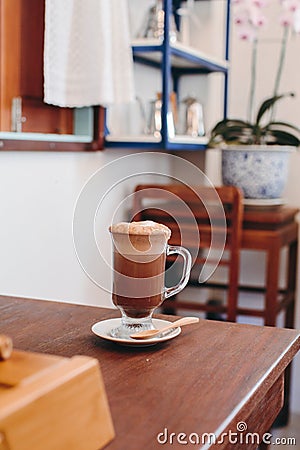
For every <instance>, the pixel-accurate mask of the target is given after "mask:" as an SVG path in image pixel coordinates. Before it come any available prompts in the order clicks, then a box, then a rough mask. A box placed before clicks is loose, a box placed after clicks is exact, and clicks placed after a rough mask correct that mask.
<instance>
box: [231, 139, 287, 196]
mask: <svg viewBox="0 0 300 450" xmlns="http://www.w3.org/2000/svg"><path fill="white" fill-rule="evenodd" d="M294 150H295V149H294V148H293V147H289V146H280V145H278V146H277V145H276V146H275V145H274V146H263V145H253V146H252V145H246V146H245V145H244V146H228V147H227V148H223V149H222V180H223V184H224V185H233V186H237V187H239V188H241V189H242V191H243V193H244V197H245V198H249V199H250V198H251V199H275V198H281V196H282V192H283V190H284V188H285V185H286V182H287V179H288V170H289V158H290V154H291V152H292V151H294Z"/></svg>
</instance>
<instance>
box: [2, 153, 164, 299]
mask: <svg viewBox="0 0 300 450" xmlns="http://www.w3.org/2000/svg"><path fill="white" fill-rule="evenodd" d="M134 153H135V152H133V151H131V152H130V151H125V150H119V151H117V150H105V151H103V152H96V153H55V152H53V153H49V152H1V153H0V192H1V228H0V229H1V233H0V248H1V252H0V267H1V270H0V293H1V294H7V295H16V296H25V297H35V298H41V299H53V300H63V301H67V302H74V303H85V304H95V305H100V306H111V300H110V295H109V294H108V293H106V292H104V291H102V290H101V289H100V288H99V287H98V286H97V285H95V284H94V283H93V282H92V281H91V280H90V279H89V278H88V277H87V275H86V274H85V273H84V271H83V270H82V268H81V266H80V264H79V262H78V260H77V257H76V254H75V249H74V245H73V238H72V219H73V211H74V207H75V203H76V199H77V197H78V195H79V193H80V191H81V189H82V188H83V186H84V184H85V183H86V181H87V180H88V179H89V178H90V176H91V175H93V174H94V173H95V172H96V171H97V170H99V169H100V168H101V167H103V166H104V165H105V164H107V163H109V162H112V161H115V160H116V159H117V158H119V157H122V156H125V155H130V154H134ZM126 164H127V163H125V164H124V174H126ZM130 164H131V165H132V164H135V169H136V172H141V171H155V170H157V169H158V167H157V161H156V160H155V158H153V157H149V155H146V154H145V156H143V158H142V160H139V161H138V163H133V162H132V161H131V162H130ZM131 168H132V167H131ZM159 169H160V170H162V171H164V173H168V171H169V166H168V162H167V161H165V162H164V161H163V160H160V166H159ZM137 182H141V180H140V179H137V178H132V179H130V180H128V181H126V182H125V183H124V184H122V186H121V188H120V189H118V190H116V192H115V194H114V192H113V193H112V196H111V200H110V201H111V210H113V209H114V208H115V207H116V205H117V204H118V202H119V197H120V192H121V193H123V196H125V195H127V194H128V192H131V191H132V189H133V187H134V186H135V184H137ZM103 185H104V179H103ZM99 191H101V182H100V186H99ZM109 213H112V211H109ZM103 276H104V277H105V276H106V275H105V274H103Z"/></svg>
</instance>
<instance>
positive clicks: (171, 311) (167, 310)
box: [161, 295, 177, 316]
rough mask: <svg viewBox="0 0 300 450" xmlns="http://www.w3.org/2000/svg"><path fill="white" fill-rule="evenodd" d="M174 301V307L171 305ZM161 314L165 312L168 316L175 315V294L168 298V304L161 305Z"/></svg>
mask: <svg viewBox="0 0 300 450" xmlns="http://www.w3.org/2000/svg"><path fill="white" fill-rule="evenodd" d="M172 303H174V307H173V306H172ZM161 310H162V314H167V315H170V316H176V315H177V312H176V311H177V310H176V295H174V296H173V297H172V298H171V299H168V306H166V307H164V304H162V306H161Z"/></svg>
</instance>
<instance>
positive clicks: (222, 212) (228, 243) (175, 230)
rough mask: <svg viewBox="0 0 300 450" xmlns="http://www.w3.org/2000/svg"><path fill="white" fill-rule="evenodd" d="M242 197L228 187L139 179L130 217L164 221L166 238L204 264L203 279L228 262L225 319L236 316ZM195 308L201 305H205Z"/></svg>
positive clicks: (239, 193) (234, 189)
mask: <svg viewBox="0 0 300 450" xmlns="http://www.w3.org/2000/svg"><path fill="white" fill-rule="evenodd" d="M242 199H243V196H242V193H241V191H240V190H239V189H238V188H236V187H233V186H221V187H215V188H213V187H207V186H186V185H183V184H167V185H159V184H140V185H138V186H137V187H136V189H135V192H134V201H133V215H132V219H133V220H154V221H155V222H160V223H163V224H165V225H167V226H168V227H169V228H170V229H171V232H172V235H171V238H170V242H169V243H170V244H171V245H182V246H184V247H187V248H188V249H189V250H190V251H191V253H192V257H193V261H194V263H196V264H200V265H202V267H203V270H202V272H201V273H202V277H203V272H204V278H205V276H207V274H208V276H209V274H210V273H212V272H213V271H214V268H216V267H217V266H219V265H224V266H228V277H227V278H228V282H227V285H228V290H227V292H228V295H227V307H225V309H224V311H225V312H226V313H227V319H228V320H230V321H235V319H236V308H237V296H238V281H239V265H240V261H239V255H240V243H241V236H242V220H243V202H242ZM205 249H206V250H205ZM224 250H226V251H225V253H224ZM225 256H226V257H225ZM209 267H210V269H208V268H209ZM204 269H205V270H204ZM205 273H206V275H205ZM197 309H198V308H197ZM199 309H204V310H205V309H206V306H204V307H201V308H199ZM208 309H210V307H208Z"/></svg>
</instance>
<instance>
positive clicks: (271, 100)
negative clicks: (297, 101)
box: [256, 92, 294, 125]
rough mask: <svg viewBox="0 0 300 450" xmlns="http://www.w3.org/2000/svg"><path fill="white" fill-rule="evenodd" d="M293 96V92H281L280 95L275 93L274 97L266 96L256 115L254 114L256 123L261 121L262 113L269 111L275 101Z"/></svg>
mask: <svg viewBox="0 0 300 450" xmlns="http://www.w3.org/2000/svg"><path fill="white" fill-rule="evenodd" d="M288 96H290V97H294V94H293V93H292V92H289V93H288V94H282V95H275V96H274V97H271V98H268V99H267V100H265V101H264V102H263V103H262V105H261V107H260V108H259V110H258V113H257V116H256V124H257V125H258V124H259V122H260V121H261V118H262V117H263V115H264V114H265V113H266V112H267V111H269V110H270V109H271V108H272V107H273V106H274V104H275V103H276V102H278V100H280V99H282V98H284V97H288Z"/></svg>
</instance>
